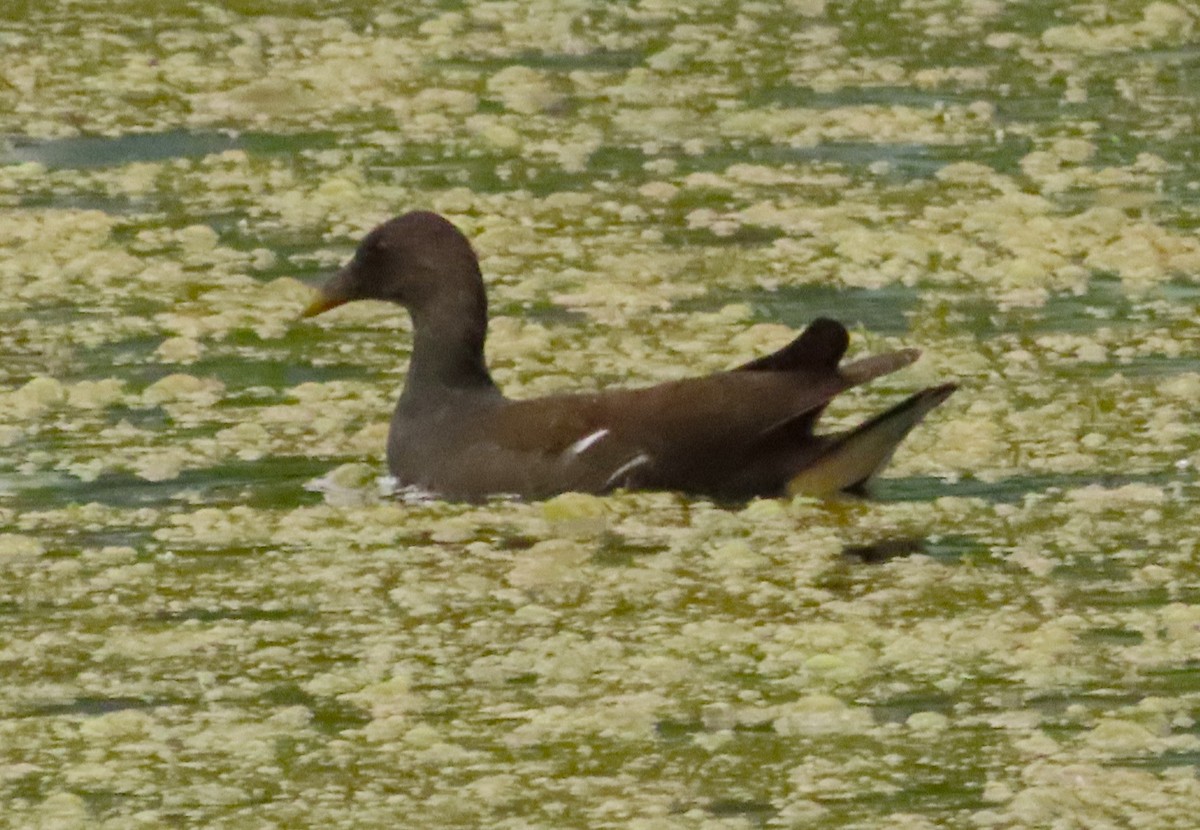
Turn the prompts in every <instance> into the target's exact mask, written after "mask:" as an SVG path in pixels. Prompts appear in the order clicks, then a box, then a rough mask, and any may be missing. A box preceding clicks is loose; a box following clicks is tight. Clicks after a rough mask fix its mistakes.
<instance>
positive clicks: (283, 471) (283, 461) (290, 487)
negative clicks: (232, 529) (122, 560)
mask: <svg viewBox="0 0 1200 830" xmlns="http://www.w3.org/2000/svg"><path fill="white" fill-rule="evenodd" d="M337 463H338V462H336V461H331V460H328V459H312V458H304V457H300V456H285V457H274V458H270V459H262V460H258V461H231V462H227V463H224V464H218V465H216V466H212V467H205V468H202V469H194V470H185V471H183V472H181V473H180V474H179V476H178V477H176V478H174V479H171V480H169V481H147V480H145V479H142V478H138V477H137V476H135V475H133V474H132V473H107V474H104V475H101V476H99V477H97V478H96V479H94V480H92V481H81V480H79V479H76V478H73V477H69V476H58V475H53V476H52V480H50V481H46V480H45V479H46V477H45V476H41V477H39V478H38V480H37V481H38V483H37V484H34V485H33V486H19V484H18V486H19V489H17V490H16V491H15V492H14V493H13V495H12V501H11V504H12V506H14V507H15V508H16V509H17V510H18V511H20V510H23V509H29V510H39V509H46V508H48V507H52V506H60V507H61V506H65V505H68V504H87V503H91V502H96V503H99V504H103V505H107V506H110V507H124V508H138V507H164V506H168V505H172V504H179V503H181V502H183V503H187V504H191V503H193V502H194V501H195V500H196V499H197V497H199V498H200V499H201V500H202V501H203V503H204V504H205V505H208V506H218V507H219V506H222V505H228V506H235V505H246V506H249V507H255V508H270V507H298V506H300V505H303V504H313V503H316V502H319V501H320V500H321V497H320V495H319V494H315V493H309V492H307V491H306V490H305V489H304V482H305V481H308V480H310V479H312V478H315V477H316V476H319V475H321V474H323V473H325V472H327V471H328V470H329V469H330V468H331V467H332V466H336V464H337Z"/></svg>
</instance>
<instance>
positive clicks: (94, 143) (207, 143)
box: [0, 130, 242, 170]
mask: <svg viewBox="0 0 1200 830" xmlns="http://www.w3.org/2000/svg"><path fill="white" fill-rule="evenodd" d="M240 148H242V143H241V141H240V139H239V138H237V137H236V136H234V135H233V134H229V133H217V132H210V133H193V132H189V131H187V130H171V131H169V132H163V133H131V134H128V135H120V136H77V137H72V138H55V139H50V140H47V141H27V140H24V139H19V138H17V139H12V140H11V141H10V146H9V148H8V149H7V150H5V151H2V152H0V163H7V164H12V163H14V162H20V163H23V162H30V161H33V162H37V163H39V164H42V165H44V166H46V167H48V168H50V169H52V170H53V169H62V168H76V169H86V168H91V167H118V166H120V165H123V164H131V163H133V162H147V161H167V160H169V159H176V158H198V157H203V156H207V155H211V154H213V153H221V152H224V151H226V150H234V149H240Z"/></svg>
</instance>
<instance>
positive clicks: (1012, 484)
mask: <svg viewBox="0 0 1200 830" xmlns="http://www.w3.org/2000/svg"><path fill="white" fill-rule="evenodd" d="M1181 482H1183V483H1186V480H1185V479H1182V478H1181V477H1180V476H1179V474H1178V473H1176V472H1175V471H1174V470H1164V471H1162V472H1154V473H1104V474H1095V473H1073V474H1049V473H1045V474H1031V475H1017V476H1008V477H1006V478H1002V479H998V480H996V481H980V480H978V479H975V478H969V477H964V478H959V479H954V480H951V479H944V478H937V477H934V476H910V477H908V478H886V477H884V478H879V479H876V480H875V481H873V482H871V497H872V499H873V500H875V501H884V502H888V501H933V500H934V499H937V498H940V497H942V496H961V497H966V498H982V499H985V500H987V501H991V502H995V503H999V504H1004V503H1012V502H1017V501H1021V500H1022V499H1023V498H1025V496H1026V495H1029V494H1031V493H1045V494H1047V495H1055V494H1057V493H1059V492H1061V491H1062V490H1073V489H1077V488H1081V487H1088V486H1091V485H1098V486H1100V487H1104V488H1108V489H1112V488H1116V487H1122V486H1124V485H1126V484H1153V485H1156V486H1160V487H1165V486H1169V485H1173V484H1179V483H1181Z"/></svg>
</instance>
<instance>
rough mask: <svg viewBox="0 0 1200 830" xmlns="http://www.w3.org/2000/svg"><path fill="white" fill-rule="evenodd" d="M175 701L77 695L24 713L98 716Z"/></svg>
mask: <svg viewBox="0 0 1200 830" xmlns="http://www.w3.org/2000/svg"><path fill="white" fill-rule="evenodd" d="M175 702H176V701H166V700H160V699H151V698H141V697H77V698H75V699H74V700H70V701H67V702H64V703H47V704H43V705H41V706H34V707H32V708H30V709H29V710H27V711H26V712H25V713H24V714H25V716H26V717H57V716H61V715H87V716H93V717H95V716H99V715H107V714H110V713H112V712H124V711H127V710H129V709H135V710H140V711H145V710H149V709H156V708H158V707H161V706H168V705H171V704H172V703H175Z"/></svg>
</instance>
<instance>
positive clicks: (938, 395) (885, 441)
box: [787, 383, 958, 496]
mask: <svg viewBox="0 0 1200 830" xmlns="http://www.w3.org/2000/svg"><path fill="white" fill-rule="evenodd" d="M957 388H958V384H955V383H947V384H943V385H942V386H932V387H930V388H928V389H924V390H922V391H920V392H918V393H917V394H915V395H913V396H912V397H909V398H907V399H905V400H904V401H902V402H900V403H898V404H896V405H895V406H893V407H892V408H891V409H889V410H887V411H886V412H882V413H880V414H879V415H876V416H875V417H874V418H871V419H870V420H869V421H866V422H864V423H862V424H859V425H858V426H857V427H855V428H854V429H852V430H850V431H849V432H847V433H844V434H843V435H840V436H837V437H835V438H834V439H833V441H832V443H831V444H830V445H829V447H828V448H827V449H826V450H825V451H824V452H823V453H821V455H820V456H818V457H817V459H816V460H815V461H814V462H813V463H811V464H809V465H808V466H807V467H805V468H804V469H802V470H801V471H800V472H799V473H797V474H796V475H795V476H794V477H792V479H791V480H790V481H788V485H787V492H788V495H790V496H795V495H799V494H804V495H809V496H831V495H833V494H835V493H838V492H841V491H852V492H854V491H860V490H861V489H862V488H863V487H864V486H866V484H867V483H868V482H869V481H870V480H871V479H872V478H874V477H875V475H876V474H878V473H879V471H880V470H882V469H883V468H884V467H886V466H887V463H888V462H889V461H891V459H892V453H894V452H895V451H896V447H898V446H899V445H900V442H901V441H903V440H904V437H905V436H906V435H908V433H909V432H910V431H911V430H912V428H913V427H915V426H916V425H917V424H919V423H920V422H921V419H923V418H924V417H925V416H926V415H928V414H929V413H930V411H931V410H933V409H934V408H935V407H936V406H937V405H938V404H940V403H941V402H942V401H944V400H946V398H948V397H950V394H951V393H952V392H954V390H955V389H957Z"/></svg>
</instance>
